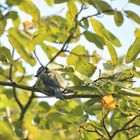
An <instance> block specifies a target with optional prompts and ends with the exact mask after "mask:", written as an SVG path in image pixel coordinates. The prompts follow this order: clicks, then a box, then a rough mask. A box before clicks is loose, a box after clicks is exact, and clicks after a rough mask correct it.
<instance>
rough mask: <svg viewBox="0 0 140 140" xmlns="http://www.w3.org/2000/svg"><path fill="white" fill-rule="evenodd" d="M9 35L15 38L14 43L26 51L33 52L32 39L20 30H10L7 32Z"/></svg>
mask: <svg viewBox="0 0 140 140" xmlns="http://www.w3.org/2000/svg"><path fill="white" fill-rule="evenodd" d="M8 32H9V34H10V35H11V36H13V37H14V38H15V41H17V42H19V43H20V44H22V46H23V47H24V48H25V49H27V50H28V51H34V42H33V40H32V37H30V36H29V35H28V34H27V33H25V32H24V31H22V30H17V29H16V28H10V29H9V30H8Z"/></svg>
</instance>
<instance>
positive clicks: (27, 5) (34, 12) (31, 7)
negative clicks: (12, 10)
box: [18, 0, 40, 23]
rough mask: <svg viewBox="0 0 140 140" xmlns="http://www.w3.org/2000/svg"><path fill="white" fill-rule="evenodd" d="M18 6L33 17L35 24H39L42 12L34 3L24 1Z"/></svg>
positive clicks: (27, 0) (28, 0)
mask: <svg viewBox="0 0 140 140" xmlns="http://www.w3.org/2000/svg"><path fill="white" fill-rule="evenodd" d="M18 6H19V8H20V9H21V10H22V11H24V12H25V13H27V14H29V15H30V16H32V18H33V21H34V22H36V23H38V21H39V20H40V12H39V10H38V8H37V7H36V6H35V4H34V3H33V2H32V1H30V0H22V1H21V2H20V4H19V5H18Z"/></svg>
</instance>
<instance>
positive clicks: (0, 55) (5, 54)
mask: <svg viewBox="0 0 140 140" xmlns="http://www.w3.org/2000/svg"><path fill="white" fill-rule="evenodd" d="M6 59H8V60H9V62H10V63H13V62H14V60H13V58H12V55H11V52H10V50H9V49H8V48H6V47H4V46H3V47H0V61H5V60H6Z"/></svg>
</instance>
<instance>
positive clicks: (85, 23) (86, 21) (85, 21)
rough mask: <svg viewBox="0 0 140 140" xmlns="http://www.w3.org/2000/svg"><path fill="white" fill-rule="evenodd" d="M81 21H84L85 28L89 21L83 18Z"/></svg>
mask: <svg viewBox="0 0 140 140" xmlns="http://www.w3.org/2000/svg"><path fill="white" fill-rule="evenodd" d="M83 23H84V27H85V28H86V29H87V28H88V27H89V21H88V19H84V20H83Z"/></svg>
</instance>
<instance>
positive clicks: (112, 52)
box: [105, 40, 118, 65]
mask: <svg viewBox="0 0 140 140" xmlns="http://www.w3.org/2000/svg"><path fill="white" fill-rule="evenodd" d="M105 43H106V46H107V48H108V51H109V54H110V57H111V62H112V65H116V64H117V61H118V55H117V52H116V50H115V48H114V47H113V46H112V44H111V43H110V42H109V41H108V40H105Z"/></svg>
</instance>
